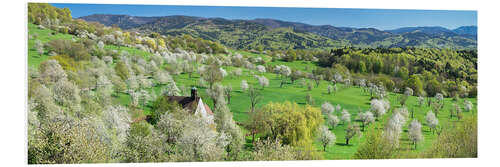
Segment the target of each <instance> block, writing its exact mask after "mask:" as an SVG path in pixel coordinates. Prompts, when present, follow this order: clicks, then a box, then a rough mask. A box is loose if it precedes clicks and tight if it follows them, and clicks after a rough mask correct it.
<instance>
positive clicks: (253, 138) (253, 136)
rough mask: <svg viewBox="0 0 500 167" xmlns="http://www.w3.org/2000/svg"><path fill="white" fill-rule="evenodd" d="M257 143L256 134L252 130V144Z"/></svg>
mask: <svg viewBox="0 0 500 167" xmlns="http://www.w3.org/2000/svg"><path fill="white" fill-rule="evenodd" d="M254 141H255V132H254V131H253V130H252V144H253V143H254Z"/></svg>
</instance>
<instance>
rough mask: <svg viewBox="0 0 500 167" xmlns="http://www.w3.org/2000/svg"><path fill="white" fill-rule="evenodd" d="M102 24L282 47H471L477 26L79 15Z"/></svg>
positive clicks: (228, 42)
mask: <svg viewBox="0 0 500 167" xmlns="http://www.w3.org/2000/svg"><path fill="white" fill-rule="evenodd" d="M81 19H83V20H86V21H96V22H99V23H102V24H104V25H108V26H111V25H116V26H119V27H120V28H122V29H133V30H137V31H142V32H158V33H160V34H163V35H173V36H177V35H181V34H189V35H192V36H194V37H201V38H203V39H206V40H212V41H219V42H220V43H222V44H224V45H226V46H229V47H232V48H235V49H254V50H259V49H264V50H283V49H288V48H290V47H292V48H295V49H324V48H330V47H338V46H354V47H361V48H377V47H382V48H400V47H417V48H450V49H476V48H477V37H476V34H475V33H476V32H477V27H475V26H467V27H460V28H457V29H454V30H449V29H446V28H443V27H407V28H401V29H396V30H388V31H382V30H378V29H375V28H350V27H335V26H331V25H320V26H316V25H309V24H304V23H296V22H287V21H281V20H274V19H254V20H228V19H223V18H202V17H192V16H164V17H134V16H126V15H102V14H100V15H90V16H85V17H81Z"/></svg>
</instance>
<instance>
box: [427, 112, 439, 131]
mask: <svg viewBox="0 0 500 167" xmlns="http://www.w3.org/2000/svg"><path fill="white" fill-rule="evenodd" d="M425 121H426V122H427V126H429V128H430V129H431V131H432V133H433V134H434V130H435V129H436V127H437V125H438V123H439V120H438V119H437V118H436V115H434V112H432V111H429V112H427V114H426V115H425Z"/></svg>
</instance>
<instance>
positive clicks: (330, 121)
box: [327, 114, 340, 128]
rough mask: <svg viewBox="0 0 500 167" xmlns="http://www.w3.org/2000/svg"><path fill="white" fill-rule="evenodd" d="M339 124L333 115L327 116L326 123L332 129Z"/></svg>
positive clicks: (337, 118)
mask: <svg viewBox="0 0 500 167" xmlns="http://www.w3.org/2000/svg"><path fill="white" fill-rule="evenodd" d="M339 122H340V120H339V117H337V116H336V115H334V114H328V117H327V123H328V124H329V125H330V126H332V128H335V127H336V126H337V125H338V124H339Z"/></svg>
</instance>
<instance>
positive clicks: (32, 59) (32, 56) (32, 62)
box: [28, 24, 73, 68]
mask: <svg viewBox="0 0 500 167" xmlns="http://www.w3.org/2000/svg"><path fill="white" fill-rule="evenodd" d="M51 32H53V31H52V30H50V29H39V28H38V27H37V25H34V24H28V36H31V37H32V38H29V37H28V67H31V68H38V65H40V63H41V62H43V61H45V60H47V59H48V58H49V56H48V54H49V53H48V52H47V49H45V50H44V53H43V54H42V55H39V54H38V52H37V51H36V49H35V40H36V39H38V40H40V41H41V42H42V43H44V44H45V43H47V42H49V41H51V40H54V39H68V40H70V39H72V38H73V36H72V35H69V34H61V33H57V34H55V35H51ZM35 36H37V38H36V39H35Z"/></svg>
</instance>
